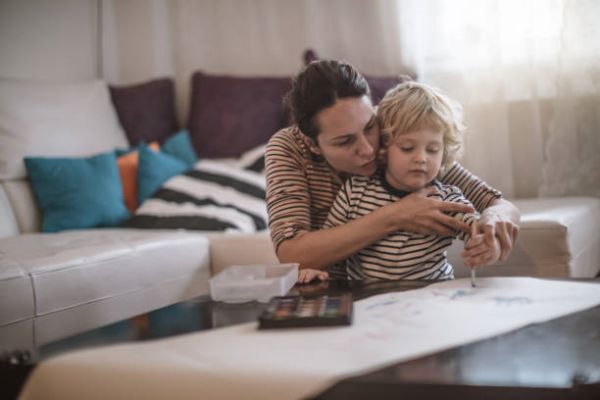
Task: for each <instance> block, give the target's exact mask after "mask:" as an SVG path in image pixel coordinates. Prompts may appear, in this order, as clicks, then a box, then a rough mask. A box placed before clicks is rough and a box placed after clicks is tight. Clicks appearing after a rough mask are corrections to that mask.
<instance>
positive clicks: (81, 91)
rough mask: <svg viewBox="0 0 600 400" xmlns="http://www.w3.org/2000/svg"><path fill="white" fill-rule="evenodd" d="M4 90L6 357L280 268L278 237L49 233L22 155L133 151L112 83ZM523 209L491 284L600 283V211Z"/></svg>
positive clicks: (0, 118) (1, 198) (2, 303)
mask: <svg viewBox="0 0 600 400" xmlns="http://www.w3.org/2000/svg"><path fill="white" fill-rule="evenodd" d="M0 86H1V88H0V351H2V350H9V349H16V348H31V347H33V346H35V345H40V344H44V343H47V342H49V341H53V340H57V339H60V338H63V337H66V336H69V335H72V334H76V333H79V332H82V331H85V330H89V329H92V328H95V327H98V326H101V325H105V324H109V323H112V322H114V321H117V320H121V319H124V318H127V317H130V316H133V315H136V314H139V313H142V312H145V311H149V310H152V309H156V308H159V307H163V306H166V305H169V304H172V303H175V302H178V301H181V300H184V299H188V298H191V297H194V296H198V295H201V294H206V293H207V292H208V279H209V277H210V275H211V274H215V273H217V272H219V271H221V270H222V269H224V268H225V267H227V266H229V265H233V264H254V263H261V262H276V257H275V255H274V253H273V249H272V246H271V242H270V239H269V236H268V233H267V232H261V233H256V234H220V233H207V234H203V233H198V232H196V233H189V232H177V231H169V232H167V231H144V230H133V229H118V228H115V229H90V230H73V231H65V232H61V233H51V234H50V233H40V220H41V216H40V213H39V210H38V208H37V205H36V201H35V198H34V195H33V192H32V189H31V187H30V185H29V183H28V181H27V179H26V176H25V171H24V168H23V166H22V158H23V156H25V155H35V156H40V155H41V156H87V155H90V154H94V153H97V152H101V151H108V150H111V149H114V148H116V147H125V146H126V140H125V137H124V134H123V132H122V130H121V129H120V128H119V126H118V122H117V121H116V118H115V115H114V110H112V109H111V106H110V101H109V99H108V94H107V91H106V86H105V85H104V84H102V83H101V82H91V83H83V84H78V85H71V86H69V87H68V88H67V89H65V88H64V87H63V88H60V87H45V88H42V89H41V92H40V89H39V88H35V87H29V86H28V85H24V87H20V85H18V84H17V85H14V84H13V83H11V82H8V84H6V82H2V80H1V79H0ZM42 86H43V85H42ZM31 95H33V97H32V96H31ZM83 100H85V101H83ZM48 104H52V107H46V105H48ZM57 108H58V109H59V110H56V109H57ZM60 108H63V110H60ZM48 109H53V110H54V111H53V113H49V112H48ZM36 111H37V113H38V114H37V115H35V114H34V112H36ZM61 111H62V112H63V117H61V118H58V117H57V116H58V115H61ZM64 115H75V116H77V118H70V117H64ZM72 132H76V137H73V133H72ZM68 135H71V136H68ZM517 205H518V206H519V207H521V209H522V211H523V217H522V219H523V224H522V227H521V235H520V240H519V243H518V245H517V247H516V249H515V251H514V252H513V254H512V256H511V257H510V258H509V260H508V261H507V262H505V263H503V264H501V265H498V266H494V267H490V268H487V269H485V270H483V271H481V272H480V274H481V275H529V276H552V277H592V276H595V275H597V274H598V271H599V267H600V200H598V199H590V198H565V199H539V200H524V201H518V202H517ZM461 246H462V244H461V243H460V242H458V241H457V242H456V243H455V245H453V247H452V249H451V251H450V258H451V261H452V262H453V264H454V265H455V267H456V270H457V273H456V275H457V276H458V277H460V276H464V275H466V272H467V271H466V269H464V267H462V266H461V265H462V264H461V261H460V257H459V256H458V252H459V251H460V247H461Z"/></svg>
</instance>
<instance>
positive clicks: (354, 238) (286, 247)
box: [277, 191, 473, 269]
mask: <svg viewBox="0 0 600 400" xmlns="http://www.w3.org/2000/svg"><path fill="white" fill-rule="evenodd" d="M427 193H428V192H426V191H422V192H416V193H413V194H410V195H408V196H406V197H405V198H403V199H402V200H400V201H398V202H396V203H392V204H389V205H387V206H384V207H382V208H379V209H377V210H375V211H373V212H372V213H370V214H368V215H366V216H364V217H362V218H359V219H356V220H353V221H350V222H348V223H347V224H344V225H341V226H336V227H333V228H328V229H321V230H318V231H312V232H309V231H302V232H299V233H298V234H297V235H296V236H294V237H293V238H290V239H287V240H283V241H282V242H281V243H280V245H279V247H278V248H277V257H278V258H279V260H280V261H281V262H299V263H300V268H315V269H324V268H327V267H328V266H330V265H332V264H335V263H336V262H339V261H342V260H344V259H346V258H348V257H350V256H351V255H352V254H354V253H356V252H357V251H359V250H361V249H363V248H365V247H367V246H369V245H371V244H372V243H373V242H375V241H377V240H379V239H381V238H383V237H384V236H386V235H387V234H389V233H392V232H395V231H398V230H408V231H412V232H418V233H425V234H428V233H431V232H436V233H437V232H442V233H441V234H443V235H447V236H450V235H454V234H455V232H456V230H468V229H469V227H468V225H467V224H466V223H464V222H463V221H459V220H457V219H455V218H452V217H451V216H449V215H447V214H446V213H453V212H461V213H468V212H472V211H473V208H472V207H471V206H469V205H466V204H460V203H450V202H444V201H441V200H435V199H430V198H427V197H425V196H426V194H427Z"/></svg>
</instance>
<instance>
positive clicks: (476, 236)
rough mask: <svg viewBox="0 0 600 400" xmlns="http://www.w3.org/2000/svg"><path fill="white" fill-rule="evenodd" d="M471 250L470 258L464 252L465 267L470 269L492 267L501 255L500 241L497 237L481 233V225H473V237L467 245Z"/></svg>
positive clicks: (475, 223) (474, 223)
mask: <svg viewBox="0 0 600 400" xmlns="http://www.w3.org/2000/svg"><path fill="white" fill-rule="evenodd" d="M465 247H467V248H469V253H470V256H468V257H467V256H466V252H465V251H463V252H462V253H461V255H462V256H463V258H464V261H465V265H466V266H467V267H469V268H480V267H485V266H487V265H491V264H493V263H495V262H496V261H498V259H499V258H500V254H501V248H500V241H499V240H498V238H496V237H495V236H491V237H490V236H489V235H488V236H487V237H486V235H485V234H483V233H482V232H480V231H479V224H477V222H473V223H472V224H471V237H470V238H469V240H468V241H467V242H466V243H465Z"/></svg>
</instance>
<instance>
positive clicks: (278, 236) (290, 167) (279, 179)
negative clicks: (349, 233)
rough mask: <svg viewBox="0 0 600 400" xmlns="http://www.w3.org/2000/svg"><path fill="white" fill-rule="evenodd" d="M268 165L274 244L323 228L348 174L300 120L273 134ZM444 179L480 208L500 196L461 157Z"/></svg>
mask: <svg viewBox="0 0 600 400" xmlns="http://www.w3.org/2000/svg"><path fill="white" fill-rule="evenodd" d="M265 170H266V175H267V196H266V200H267V212H268V215H269V230H270V233H271V240H272V241H273V245H274V246H275V249H277V248H278V247H279V245H280V244H281V242H282V241H284V240H287V239H291V238H293V237H295V236H296V235H297V234H298V233H299V232H303V231H314V230H319V229H321V228H322V226H323V224H324V223H325V220H326V219H327V215H328V214H329V210H330V208H331V206H332V205H333V202H334V200H335V198H336V196H337V193H338V192H339V190H340V188H341V186H342V184H343V182H344V180H345V179H344V178H343V177H341V176H339V175H338V174H337V173H336V172H335V171H334V170H333V169H332V168H331V167H330V166H329V164H328V163H327V161H326V160H325V159H324V158H323V157H321V156H319V155H317V154H314V153H313V152H311V151H310V149H309V148H308V146H307V145H306V144H305V143H304V141H303V140H302V133H301V132H300V130H299V129H298V128H297V127H296V126H291V127H288V128H284V129H282V130H280V131H279V132H277V133H276V134H275V135H273V137H271V139H270V140H269V143H268V145H267V150H266V154H265ZM440 181H441V182H442V183H444V184H447V185H454V186H457V187H458V188H459V189H460V190H461V191H462V192H463V193H464V195H465V197H466V198H467V199H469V201H470V202H471V203H473V205H474V206H475V208H476V209H477V210H478V211H479V212H482V211H483V210H484V209H485V208H486V207H488V206H489V204H490V203H491V202H492V201H493V200H495V199H498V198H500V197H502V194H501V193H500V192H499V191H497V190H495V189H493V188H491V187H490V186H488V185H487V184H486V183H485V182H484V181H482V180H480V179H479V178H478V177H476V176H475V175H473V174H471V173H470V172H469V171H467V170H466V169H464V168H463V167H462V166H461V165H460V164H458V163H457V164H455V165H454V166H453V167H452V168H450V169H449V170H448V172H446V174H445V175H444V176H443V177H441V178H440Z"/></svg>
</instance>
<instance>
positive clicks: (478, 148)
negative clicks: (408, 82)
mask: <svg viewBox="0 0 600 400" xmlns="http://www.w3.org/2000/svg"><path fill="white" fill-rule="evenodd" d="M397 8H398V20H399V24H400V29H401V43H402V44H401V46H402V52H403V59H404V62H405V63H407V64H408V65H411V66H413V68H415V70H416V71H417V74H418V76H419V79H420V80H423V81H425V82H429V83H431V84H434V85H436V86H439V87H441V88H442V89H443V90H445V91H446V92H448V93H449V94H450V95H452V96H454V97H455V98H457V99H458V100H459V101H461V102H462V103H463V106H464V108H465V116H466V122H467V125H468V126H469V135H468V137H467V148H466V152H465V157H464V158H463V163H464V164H465V166H467V167H468V168H470V169H471V170H472V171H474V172H475V173H477V174H479V175H481V176H482V177H483V178H484V179H486V180H488V182H489V183H491V184H492V185H494V186H496V187H498V188H500V189H501V190H503V192H504V193H505V195H507V196H510V197H535V196H537V195H538V194H542V195H565V194H595V195H600V175H599V174H600V172H599V171H600V165H599V164H598V163H599V161H598V160H600V156H598V155H596V154H597V153H598V152H600V146H599V142H598V138H599V137H600V121H599V120H598V119H599V115H600V110H599V107H600V102H599V99H600V97H599V96H600V90H599V88H598V78H599V75H598V72H599V67H600V64H599V56H600V52H599V51H598V45H599V43H600V36H599V35H598V28H596V26H597V24H596V23H595V22H594V20H595V19H597V17H599V16H600V12H599V11H600V2H594V1H565V0H530V1H519V0H453V1H445V0H430V1H418V0H398V3H397ZM594 184H595V185H594ZM593 186H595V188H594V187H593Z"/></svg>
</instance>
